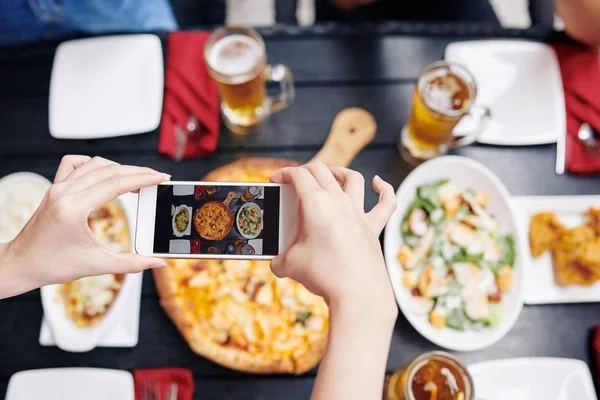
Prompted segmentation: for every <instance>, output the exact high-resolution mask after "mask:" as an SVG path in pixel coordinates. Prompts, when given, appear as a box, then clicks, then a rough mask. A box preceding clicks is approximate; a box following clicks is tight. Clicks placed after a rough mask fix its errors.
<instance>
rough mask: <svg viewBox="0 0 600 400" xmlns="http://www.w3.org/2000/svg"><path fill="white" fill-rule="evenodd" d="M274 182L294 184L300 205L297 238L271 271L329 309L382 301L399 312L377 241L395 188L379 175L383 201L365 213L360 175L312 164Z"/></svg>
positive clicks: (376, 181)
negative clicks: (299, 285) (317, 297)
mask: <svg viewBox="0 0 600 400" xmlns="http://www.w3.org/2000/svg"><path fill="white" fill-rule="evenodd" d="M271 180H272V181H274V182H278V183H287V184H290V185H291V186H292V187H293V188H294V190H295V192H296V194H297V201H298V217H297V236H296V238H295V240H294V241H293V242H292V243H291V245H290V247H289V248H288V249H287V250H284V251H283V252H282V253H281V254H280V255H278V256H277V257H276V258H275V259H274V260H273V261H272V262H271V270H272V271H273V272H274V273H275V274H276V275H277V276H279V277H289V278H292V279H294V280H296V281H298V282H300V283H302V284H303V285H304V286H306V288H307V289H308V290H310V291H311V292H313V293H315V294H317V295H320V296H323V297H324V298H325V300H326V301H327V303H328V304H329V305H330V307H332V306H335V304H336V303H339V302H344V303H345V304H347V305H348V304H354V305H355V306H357V307H359V306H361V305H362V306H364V305H365V304H367V303H372V302H375V303H377V304H380V303H379V301H378V300H381V304H388V305H391V306H392V307H393V308H394V309H395V307H396V306H395V302H394V298H393V292H392V290H391V286H390V282H389V279H388V276H387V271H386V268H385V263H384V260H383V254H382V252H381V246H380V244H379V240H378V237H379V234H380V233H381V230H382V229H383V228H384V226H385V224H386V223H387V221H388V219H389V217H390V216H391V215H392V213H393V212H394V210H395V209H396V196H395V193H394V189H393V188H392V186H391V185H390V184H389V183H386V182H385V181H383V180H382V179H381V178H379V177H378V176H376V177H375V178H374V179H373V188H374V189H375V191H377V192H378V193H379V202H378V204H377V205H375V207H373V209H372V210H371V211H370V212H368V213H365V212H364V191H365V183H364V178H363V176H362V175H361V174H360V173H358V172H356V171H352V170H350V169H347V168H343V167H331V168H328V167H326V166H325V165H324V164H321V163H313V164H308V165H305V166H303V167H298V168H284V169H283V170H281V171H279V172H278V173H276V174H275V175H274V176H273V177H272V178H271ZM356 301H358V302H359V304H355V303H356Z"/></svg>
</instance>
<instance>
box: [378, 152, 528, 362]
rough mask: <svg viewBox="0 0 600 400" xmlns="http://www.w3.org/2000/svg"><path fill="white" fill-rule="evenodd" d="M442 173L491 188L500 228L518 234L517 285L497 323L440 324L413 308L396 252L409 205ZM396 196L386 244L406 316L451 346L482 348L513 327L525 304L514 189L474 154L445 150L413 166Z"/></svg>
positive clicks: (466, 183)
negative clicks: (473, 326)
mask: <svg viewBox="0 0 600 400" xmlns="http://www.w3.org/2000/svg"><path fill="white" fill-rule="evenodd" d="M443 178H447V179H450V181H452V182H454V183H456V184H458V185H461V186H464V187H470V188H473V189H475V190H478V191H486V192H487V193H488V194H489V201H488V208H487V209H488V210H489V211H490V212H491V213H492V214H494V215H495V216H496V219H497V220H498V223H499V227H500V232H502V233H513V234H514V235H515V241H516V247H517V248H516V252H517V257H516V261H515V266H514V280H513V288H512V291H510V292H509V293H507V294H505V295H504V298H503V300H502V303H503V304H504V307H505V312H504V316H503V318H502V321H501V322H500V324H499V325H498V326H496V327H494V328H488V329H484V330H482V331H464V332H461V331H457V330H453V329H450V328H444V329H437V328H434V327H433V326H432V325H431V324H430V323H429V321H428V318H427V316H422V315H415V314H412V313H410V312H409V310H408V302H409V300H410V297H411V293H410V290H409V289H407V288H405V287H404V286H402V274H403V273H404V270H403V269H402V266H401V265H400V263H399V262H398V260H397V259H396V253H397V252H398V250H399V249H400V247H401V246H402V244H403V239H402V234H401V232H400V225H401V223H402V220H403V219H404V214H405V213H406V210H407V208H408V206H409V205H410V203H411V202H412V201H413V200H414V198H415V196H416V190H417V187H418V186H420V185H423V184H425V183H429V182H433V181H435V180H438V179H443ZM396 198H397V202H398V208H397V209H396V211H395V212H394V214H393V215H392V217H391V218H390V220H389V222H388V224H387V226H386V229H385V238H384V243H383V248H384V255H385V261H386V264H387V268H388V273H389V276H390V280H391V281H392V287H393V289H394V293H395V295H396V301H397V302H398V305H399V306H400V310H401V311H402V313H403V314H404V315H405V316H406V319H408V321H409V322H410V323H411V325H412V326H413V327H414V328H415V329H416V330H417V331H418V332H419V333H420V334H421V335H423V336H424V337H425V338H427V339H428V340H430V341H431V342H433V343H435V344H437V345H439V346H442V347H445V348H447V349H451V350H456V351H472V350H479V349H483V348H484V347H487V346H490V345H492V344H493V343H495V342H497V341H498V340H500V339H501V338H502V337H503V336H504V335H505V334H506V333H507V332H508V331H509V330H510V329H511V328H512V326H513V325H514V323H515V321H516V320H517V317H518V316H519V313H520V312H521V308H522V306H523V303H522V299H521V287H522V279H521V276H522V271H521V269H522V266H523V251H522V249H523V245H522V244H523V241H522V238H521V237H520V232H519V230H518V229H517V222H516V221H517V220H516V217H515V213H514V211H513V209H512V205H511V202H510V196H509V193H508V191H507V190H506V188H505V187H504V185H503V184H502V182H500V180H499V179H498V178H497V177H496V176H495V175H494V174H493V173H492V172H491V171H490V170H489V169H487V168H486V167H484V166H483V165H481V164H479V163H477V162H475V161H473V160H470V159H467V158H464V157H457V156H446V157H440V158H437V159H434V160H432V161H428V162H426V163H424V164H423V165H421V166H419V167H418V168H416V169H415V170H414V171H412V172H411V173H410V174H409V175H408V176H407V177H406V179H405V180H404V181H403V182H402V184H401V185H400V188H399V189H398V192H397V193H396Z"/></svg>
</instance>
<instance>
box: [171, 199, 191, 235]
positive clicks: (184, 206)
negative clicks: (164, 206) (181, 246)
mask: <svg viewBox="0 0 600 400" xmlns="http://www.w3.org/2000/svg"><path fill="white" fill-rule="evenodd" d="M182 208H185V209H187V210H188V213H189V214H190V219H189V220H188V224H187V225H186V226H185V229H184V230H183V232H179V231H178V230H177V229H176V228H175V217H177V213H179V211H180V210H181V209H182ZM191 223H192V214H191V207H188V206H186V205H185V204H183V205H180V206H178V207H175V212H174V213H173V219H172V222H171V225H172V226H173V235H175V237H178V238H180V237H183V236H184V235H189V233H188V231H189V228H190V224H191Z"/></svg>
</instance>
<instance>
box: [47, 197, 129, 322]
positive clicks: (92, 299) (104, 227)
mask: <svg viewBox="0 0 600 400" xmlns="http://www.w3.org/2000/svg"><path fill="white" fill-rule="evenodd" d="M88 225H89V227H90V230H91V231H92V235H93V236H94V239H95V240H96V241H97V242H98V243H99V244H101V245H103V246H104V247H105V248H107V249H108V250H110V251H113V252H116V253H128V252H129V251H130V249H131V242H130V236H129V227H128V225H127V218H126V216H125V212H124V211H123V209H122V208H121V206H120V205H119V204H118V203H117V202H116V201H115V202H112V203H109V204H107V205H105V206H104V207H101V208H99V209H97V210H95V211H93V212H92V213H91V214H90V216H89V217H88ZM124 280H125V275H122V274H108V275H101V276H91V277H87V278H82V279H79V280H77V281H74V282H68V283H64V284H62V285H60V286H59V287H58V291H57V293H58V296H59V299H58V300H59V301H60V302H62V304H64V306H65V312H66V314H67V316H68V317H69V318H70V319H71V320H72V321H73V322H74V323H75V325H76V326H77V327H79V328H85V327H90V326H93V325H95V324H96V323H97V322H98V321H100V320H101V319H102V317H104V315H106V313H107V312H108V310H109V309H110V307H111V306H112V305H113V304H114V302H115V300H116V299H117V296H118V295H119V292H120V290H121V287H122V286H123V281H124Z"/></svg>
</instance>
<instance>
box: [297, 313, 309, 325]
mask: <svg viewBox="0 0 600 400" xmlns="http://www.w3.org/2000/svg"><path fill="white" fill-rule="evenodd" d="M311 315H312V311H310V310H298V311H296V323H299V324H301V325H302V326H303V327H305V328H306V320H307V319H309V318H310V316H311Z"/></svg>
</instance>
